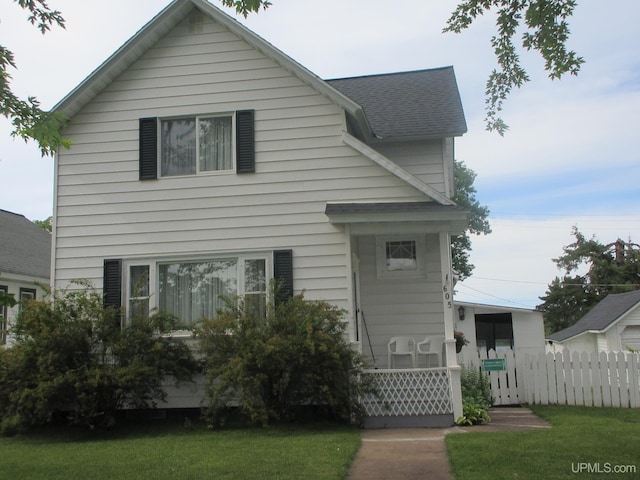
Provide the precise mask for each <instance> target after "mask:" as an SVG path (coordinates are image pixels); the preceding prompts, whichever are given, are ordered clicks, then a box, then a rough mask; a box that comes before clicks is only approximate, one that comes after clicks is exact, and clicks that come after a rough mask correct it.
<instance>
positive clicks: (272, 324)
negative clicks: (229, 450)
mask: <svg viewBox="0 0 640 480" xmlns="http://www.w3.org/2000/svg"><path fill="white" fill-rule="evenodd" d="M258 312H259V309H256V308H253V305H252V303H251V299H250V297H247V298H245V299H241V300H239V301H235V300H234V301H229V302H228V305H227V308H226V309H224V310H222V311H220V312H218V315H217V317H216V318H215V319H205V320H203V321H202V323H201V325H200V326H199V328H198V329H197V337H198V339H199V341H200V345H201V348H202V353H203V356H204V358H205V359H206V376H207V384H208V388H207V399H208V408H207V410H206V417H207V418H208V419H209V421H210V422H211V423H212V424H214V425H215V424H221V423H223V422H224V421H225V416H226V413H227V411H228V410H227V407H228V406H229V405H237V406H238V410H239V412H240V413H241V414H242V415H243V416H244V417H245V418H246V419H248V420H249V421H250V422H252V423H255V424H262V425H264V424H267V423H268V422H270V421H273V420H293V419H294V418H296V415H297V414H298V412H299V411H300V408H301V406H305V405H306V406H310V405H312V406H314V407H315V408H319V409H320V410H321V413H323V414H324V416H327V417H329V418H332V419H334V420H342V421H347V422H348V421H350V420H351V419H352V418H353V417H354V416H355V417H358V416H359V414H360V403H359V402H360V399H361V395H362V394H363V393H364V391H365V385H366V384H365V383H363V380H362V376H361V373H362V369H363V366H364V363H363V362H364V360H363V357H362V356H361V355H360V354H359V353H358V352H357V351H356V350H355V349H353V348H352V347H351V345H350V344H349V342H348V338H347V337H346V335H345V328H346V324H345V322H344V321H343V320H342V316H343V312H342V311H341V310H339V309H338V308H336V307H334V306H332V305H329V304H327V303H325V302H321V301H307V300H305V299H304V297H303V295H302V294H300V295H297V296H294V297H292V298H290V299H288V300H287V301H284V302H279V303H278V304H277V305H275V306H274V305H270V306H268V307H267V311H266V315H265V316H263V315H260V314H258Z"/></svg>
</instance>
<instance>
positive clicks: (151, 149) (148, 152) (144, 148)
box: [139, 118, 158, 180]
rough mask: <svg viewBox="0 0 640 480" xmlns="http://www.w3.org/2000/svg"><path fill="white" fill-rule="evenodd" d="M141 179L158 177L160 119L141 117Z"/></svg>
mask: <svg viewBox="0 0 640 480" xmlns="http://www.w3.org/2000/svg"><path fill="white" fill-rule="evenodd" d="M139 152H140V180H155V179H156V178H158V119H157V118H141V119H140V146H139Z"/></svg>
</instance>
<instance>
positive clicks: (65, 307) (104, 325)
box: [0, 283, 198, 431]
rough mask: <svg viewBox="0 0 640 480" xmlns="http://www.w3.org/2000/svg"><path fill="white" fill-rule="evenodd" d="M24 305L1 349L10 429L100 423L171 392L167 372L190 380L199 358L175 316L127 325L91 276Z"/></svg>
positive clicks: (1, 387) (2, 411)
mask: <svg viewBox="0 0 640 480" xmlns="http://www.w3.org/2000/svg"><path fill="white" fill-rule="evenodd" d="M80 286H81V287H84V288H83V289H82V290H79V291H61V292H56V293H55V295H54V296H55V298H54V299H53V301H32V302H30V303H28V304H27V305H24V306H23V308H22V309H21V312H20V314H19V315H18V318H17V320H16V325H15V327H14V329H13V331H12V333H13V335H14V339H15V342H14V344H13V346H12V347H11V348H9V349H6V351H4V352H2V355H1V356H0V392H2V393H0V421H1V422H2V424H3V425H6V426H7V427H10V428H7V430H8V431H13V430H15V429H16V428H17V424H20V425H21V426H22V427H28V426H33V425H44V424H48V423H52V422H54V421H63V422H65V423H69V424H81V425H86V426H89V427H92V428H94V427H97V426H101V425H105V424H108V423H111V422H112V421H113V415H114V414H115V412H116V411H117V410H119V409H121V408H124V407H134V408H146V407H154V406H156V401H157V400H164V399H165V398H166V393H165V392H164V390H163V388H162V382H163V378H164V377H165V376H166V377H171V376H173V377H174V378H175V379H176V380H177V381H185V380H190V379H191V377H192V375H193V373H194V372H195V371H196V370H197V367H198V364H197V362H196V361H195V359H194V358H193V355H192V354H191V351H190V349H189V347H188V346H187V345H185V344H184V343H183V342H181V341H178V340H175V339H173V338H171V337H170V336H169V335H167V334H168V333H170V332H171V331H172V330H174V329H176V328H177V326H178V325H177V322H176V320H175V319H174V318H172V317H170V316H167V315H161V314H154V315H151V316H149V317H147V318H136V319H133V320H132V321H131V322H130V323H131V325H129V326H127V327H125V328H121V312H120V311H118V310H117V309H113V308H106V307H104V306H103V299H102V295H100V294H98V293H97V292H96V291H95V290H93V289H92V288H90V286H89V285H88V284H86V283H82V284H80Z"/></svg>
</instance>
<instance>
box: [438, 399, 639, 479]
mask: <svg viewBox="0 0 640 480" xmlns="http://www.w3.org/2000/svg"><path fill="white" fill-rule="evenodd" d="M531 409H532V410H533V412H534V413H536V414H537V415H540V416H541V417H543V418H545V419H547V420H548V421H549V422H550V423H551V424H552V425H553V428H549V429H544V430H526V431H517V432H491V433H488V432H485V433H482V432H477V433H476V432H470V433H464V434H452V435H447V437H446V443H447V451H448V454H449V460H450V462H451V465H452V471H453V472H454V474H455V478H456V480H483V479H487V480H498V479H519V480H526V479H532V480H533V479H541V480H542V479H544V480H547V479H550V478H553V479H564V478H567V479H569V478H571V479H574V480H575V479H576V478H577V479H580V478H585V479H586V478H619V479H624V478H640V460H639V459H640V457H639V456H638V452H640V410H638V409H624V408H589V407H570V406H532V407H531Z"/></svg>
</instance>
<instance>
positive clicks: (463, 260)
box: [451, 161, 491, 281]
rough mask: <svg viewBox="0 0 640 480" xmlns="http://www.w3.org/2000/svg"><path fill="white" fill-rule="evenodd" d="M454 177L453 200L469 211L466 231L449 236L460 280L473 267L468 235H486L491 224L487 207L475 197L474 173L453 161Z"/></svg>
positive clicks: (468, 274) (469, 272)
mask: <svg viewBox="0 0 640 480" xmlns="http://www.w3.org/2000/svg"><path fill="white" fill-rule="evenodd" d="M454 178H455V180H454V184H455V194H454V196H453V200H454V201H455V202H456V203H457V204H458V205H459V206H461V207H464V208H466V209H467V210H469V211H470V212H471V215H470V217H469V227H468V228H467V231H466V232H464V233H463V234H462V235H456V236H454V237H452V238H451V256H452V264H453V271H454V272H456V274H457V275H458V280H459V281H462V280H464V279H465V278H467V277H469V276H471V273H472V272H473V269H474V266H473V264H471V263H470V259H469V256H470V252H471V238H470V237H469V235H470V234H473V235H481V234H484V235H488V234H489V233H491V225H489V209H488V208H487V207H486V206H483V205H480V202H479V201H478V199H477V198H476V189H475V187H474V186H473V182H474V181H475V179H476V173H475V172H474V171H473V170H471V169H470V168H469V167H467V165H466V164H465V163H464V162H462V161H455V164H454Z"/></svg>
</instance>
